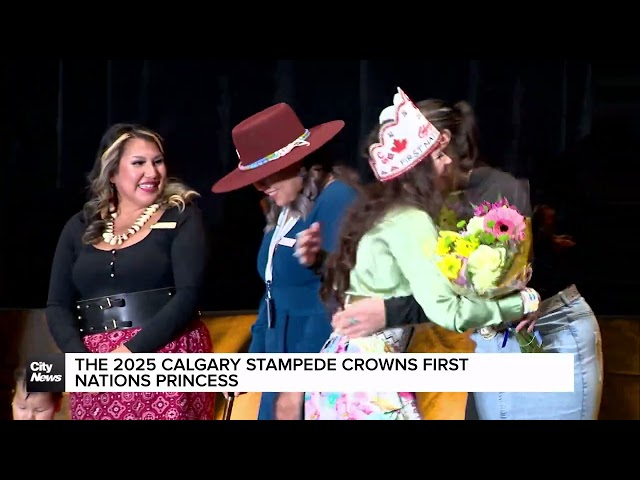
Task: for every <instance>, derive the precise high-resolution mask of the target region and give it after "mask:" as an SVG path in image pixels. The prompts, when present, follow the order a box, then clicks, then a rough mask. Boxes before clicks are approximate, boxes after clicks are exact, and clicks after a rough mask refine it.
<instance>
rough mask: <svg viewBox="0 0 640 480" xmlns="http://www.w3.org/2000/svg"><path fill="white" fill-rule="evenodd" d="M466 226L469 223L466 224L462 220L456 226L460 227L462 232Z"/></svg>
mask: <svg viewBox="0 0 640 480" xmlns="http://www.w3.org/2000/svg"><path fill="white" fill-rule="evenodd" d="M466 224H467V222H466V221H465V220H460V221H459V222H458V223H457V224H456V227H458V228H459V229H460V230H462V229H463V228H464V226H465V225H466Z"/></svg>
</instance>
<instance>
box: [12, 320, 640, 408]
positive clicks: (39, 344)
mask: <svg viewBox="0 0 640 480" xmlns="http://www.w3.org/2000/svg"><path fill="white" fill-rule="evenodd" d="M255 315H256V314H255V312H252V311H250V312H205V313H203V320H204V321H205V323H206V325H207V327H208V328H209V332H210V334H211V339H212V341H213V345H214V352H220V353H234V352H245V351H246V350H247V347H248V345H249V341H250V337H251V333H250V332H251V330H250V329H251V325H252V324H253V322H254V320H255ZM600 326H601V329H602V339H603V350H604V363H605V377H604V393H603V398H602V407H601V410H600V418H601V419H608V420H614V419H615V420H640V317H626V318H625V317H600ZM472 350H473V342H472V341H471V340H470V339H469V337H468V335H460V334H454V333H452V332H449V331H446V330H444V329H441V328H427V329H421V330H420V331H419V332H418V333H417V334H416V335H415V336H414V340H413V342H412V344H411V346H410V351H412V352H425V351H426V352H434V353H446V352H461V353H464V352H471V351H472ZM56 351H58V350H57V348H56V346H55V344H54V343H53V341H52V339H51V336H50V334H49V331H48V329H47V326H46V321H45V315H44V310H1V309H0V354H1V355H2V360H3V361H2V364H0V419H10V418H11V398H10V392H11V389H12V387H13V385H12V383H13V371H14V370H15V368H16V367H17V366H18V365H20V364H23V363H24V362H25V361H26V358H28V357H29V356H30V355H32V354H37V353H47V352H56ZM418 396H419V402H420V408H421V411H422V414H423V416H424V418H426V419H429V420H461V419H463V418H464V410H465V404H466V394H464V393H420V394H418ZM220 400H222V399H220ZM259 401H260V394H259V393H252V394H247V395H243V396H241V397H239V398H238V400H236V402H235V406H234V410H233V416H232V418H233V419H236V420H243V419H246V420H251V419H255V418H256V414H257V408H258V403H259ZM216 405H217V409H216V410H217V412H216V416H217V418H218V419H219V418H221V416H222V408H223V406H224V402H223V401H218V402H216ZM60 418H62V419H64V418H68V417H67V412H66V411H65V409H64V408H63V412H61V415H60Z"/></svg>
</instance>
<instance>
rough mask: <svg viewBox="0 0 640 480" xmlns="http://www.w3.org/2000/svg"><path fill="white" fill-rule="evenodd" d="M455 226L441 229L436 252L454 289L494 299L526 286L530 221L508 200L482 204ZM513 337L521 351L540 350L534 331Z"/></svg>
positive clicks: (466, 294)
mask: <svg viewBox="0 0 640 480" xmlns="http://www.w3.org/2000/svg"><path fill="white" fill-rule="evenodd" d="M449 224H450V222H449ZM442 226H443V227H444V225H442ZM456 227H457V229H445V228H442V229H441V230H440V235H439V238H438V244H437V246H436V256H437V265H438V268H439V269H440V271H442V273H443V274H444V275H445V276H446V277H447V278H448V279H449V280H450V281H451V285H452V287H453V289H454V290H455V291H456V292H457V293H459V294H460V295H464V296H478V297H482V298H486V299H497V298H500V297H503V296H505V295H508V294H511V293H513V292H516V291H519V290H522V289H524V288H525V287H526V285H527V283H528V282H529V280H530V279H531V273H532V270H531V263H530V253H531V236H532V230H531V221H530V219H528V218H525V217H524V216H523V215H521V214H520V212H518V210H517V209H516V208H515V207H514V206H512V205H510V204H509V202H508V200H506V199H504V198H502V199H500V200H498V201H497V202H495V203H489V202H484V203H483V204H481V205H479V206H477V207H475V211H474V216H473V217H472V218H471V219H470V220H469V221H468V222H467V221H464V220H462V221H459V222H458V223H457V225H456ZM510 330H511V328H510ZM514 330H515V329H514ZM515 337H516V339H517V341H518V344H519V345H520V350H521V351H522V352H523V353H539V352H542V348H541V347H542V345H541V343H542V342H541V341H540V338H539V336H538V334H537V332H535V333H534V334H532V333H528V332H526V331H520V332H517V333H515ZM507 338H508V334H507V335H505V342H506V339H507Z"/></svg>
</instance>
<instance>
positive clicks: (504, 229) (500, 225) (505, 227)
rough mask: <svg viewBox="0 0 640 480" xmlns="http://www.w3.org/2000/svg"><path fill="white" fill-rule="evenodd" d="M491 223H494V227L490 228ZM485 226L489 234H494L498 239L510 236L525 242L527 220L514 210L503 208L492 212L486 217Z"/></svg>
mask: <svg viewBox="0 0 640 480" xmlns="http://www.w3.org/2000/svg"><path fill="white" fill-rule="evenodd" d="M489 222H493V224H492V226H489ZM484 226H485V229H486V230H487V232H491V233H493V234H494V235H495V236H496V237H500V236H501V235H508V236H509V238H512V239H514V240H518V241H522V240H524V236H525V229H526V223H525V219H524V217H523V216H522V215H520V213H518V211H517V210H515V209H514V208H511V207H501V208H495V209H493V210H490V211H489V212H488V213H487V214H486V215H485V216H484Z"/></svg>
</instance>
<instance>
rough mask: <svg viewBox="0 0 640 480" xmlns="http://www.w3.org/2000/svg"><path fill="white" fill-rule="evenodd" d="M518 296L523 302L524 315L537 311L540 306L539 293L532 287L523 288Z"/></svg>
mask: <svg viewBox="0 0 640 480" xmlns="http://www.w3.org/2000/svg"><path fill="white" fill-rule="evenodd" d="M520 296H521V297H522V302H523V304H524V314H525V315H528V314H530V313H533V312H536V311H538V308H539V307H540V294H539V293H538V292H536V291H535V290H534V289H533V288H525V289H524V290H522V291H521V292H520Z"/></svg>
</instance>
